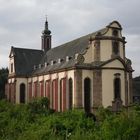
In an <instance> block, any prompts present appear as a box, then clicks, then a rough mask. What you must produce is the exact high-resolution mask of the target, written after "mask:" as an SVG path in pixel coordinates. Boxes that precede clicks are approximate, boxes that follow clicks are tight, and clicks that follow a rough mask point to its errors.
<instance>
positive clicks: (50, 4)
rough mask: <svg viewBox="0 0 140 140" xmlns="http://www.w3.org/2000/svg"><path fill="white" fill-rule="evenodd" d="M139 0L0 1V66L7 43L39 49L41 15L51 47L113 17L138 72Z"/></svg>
mask: <svg viewBox="0 0 140 140" xmlns="http://www.w3.org/2000/svg"><path fill="white" fill-rule="evenodd" d="M139 13H140V0H0V68H1V67H7V66H8V56H9V52H10V48H11V46H15V47H22V48H33V49H40V48H41V39H40V36H41V32H42V30H43V28H44V22H45V16H46V15H47V17H48V22H49V29H50V30H51V31H52V44H53V47H55V46H57V45H60V44H63V43H65V42H67V41H70V40H72V39H75V38H78V37H80V36H83V35H86V34H88V33H91V32H94V31H96V30H98V29H100V28H103V27H105V26H106V25H108V24H109V23H110V22H112V21H113V20H117V21H119V22H120V24H121V25H122V27H123V36H125V37H126V41H127V44H126V56H127V57H128V58H130V59H131V60H132V64H133V65H132V66H133V69H134V70H135V72H134V73H133V76H134V77H135V76H138V75H140V14H139Z"/></svg>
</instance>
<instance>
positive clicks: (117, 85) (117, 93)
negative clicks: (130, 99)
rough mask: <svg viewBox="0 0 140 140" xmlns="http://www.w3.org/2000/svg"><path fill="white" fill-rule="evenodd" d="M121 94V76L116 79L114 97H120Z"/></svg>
mask: <svg viewBox="0 0 140 140" xmlns="http://www.w3.org/2000/svg"><path fill="white" fill-rule="evenodd" d="M120 95H121V81H120V78H115V79H114V99H120Z"/></svg>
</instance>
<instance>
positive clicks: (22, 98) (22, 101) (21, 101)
mask: <svg viewBox="0 0 140 140" xmlns="http://www.w3.org/2000/svg"><path fill="white" fill-rule="evenodd" d="M20 103H25V84H23V83H22V84H20Z"/></svg>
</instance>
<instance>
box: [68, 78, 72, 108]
mask: <svg viewBox="0 0 140 140" xmlns="http://www.w3.org/2000/svg"><path fill="white" fill-rule="evenodd" d="M72 104H73V81H72V78H70V79H69V109H72Z"/></svg>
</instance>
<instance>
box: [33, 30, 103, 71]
mask: <svg viewBox="0 0 140 140" xmlns="http://www.w3.org/2000/svg"><path fill="white" fill-rule="evenodd" d="M105 31H106V28H103V29H101V30H98V31H97V32H94V33H91V34H88V35H86V36H82V37H80V38H78V39H75V40H73V41H70V42H68V43H65V44H63V45H60V46H58V47H55V48H52V49H50V50H49V51H47V53H46V54H45V55H44V57H43V58H42V60H41V62H40V64H42V65H43V64H44V63H45V62H46V63H48V64H49V65H48V66H47V67H43V68H41V69H37V70H35V71H34V72H33V74H40V73H47V72H50V71H55V70H58V69H64V68H70V67H73V66H75V65H76V60H75V54H80V53H82V52H84V51H85V50H86V49H87V48H88V45H89V38H90V37H93V36H95V35H96V34H97V33H98V32H100V33H104V32H105ZM67 56H68V57H71V59H70V60H69V61H66V57H67ZM58 59H63V60H64V61H63V62H61V63H58ZM52 60H53V61H56V63H55V64H53V65H51V61H52Z"/></svg>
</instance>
